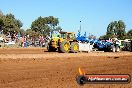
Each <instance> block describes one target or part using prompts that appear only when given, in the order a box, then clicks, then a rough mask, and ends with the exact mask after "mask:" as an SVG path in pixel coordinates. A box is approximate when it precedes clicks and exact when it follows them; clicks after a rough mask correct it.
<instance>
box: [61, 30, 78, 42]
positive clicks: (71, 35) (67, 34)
mask: <svg viewBox="0 0 132 88" xmlns="http://www.w3.org/2000/svg"><path fill="white" fill-rule="evenodd" d="M60 38H63V39H67V40H72V41H73V40H74V39H75V38H76V36H75V33H73V32H60Z"/></svg>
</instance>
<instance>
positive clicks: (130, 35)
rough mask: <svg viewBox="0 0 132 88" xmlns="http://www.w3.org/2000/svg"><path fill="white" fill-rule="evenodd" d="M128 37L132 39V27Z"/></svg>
mask: <svg viewBox="0 0 132 88" xmlns="http://www.w3.org/2000/svg"><path fill="white" fill-rule="evenodd" d="M127 38H130V39H132V29H131V30H129V31H128V32H127Z"/></svg>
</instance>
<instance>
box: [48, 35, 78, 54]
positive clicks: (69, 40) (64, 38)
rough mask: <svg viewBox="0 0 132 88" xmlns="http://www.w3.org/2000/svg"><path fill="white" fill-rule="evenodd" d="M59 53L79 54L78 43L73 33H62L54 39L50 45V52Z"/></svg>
mask: <svg viewBox="0 0 132 88" xmlns="http://www.w3.org/2000/svg"><path fill="white" fill-rule="evenodd" d="M57 50H58V51H59V52H62V53H68V52H72V53H77V52H78V50H79V45H78V41H77V40H76V36H75V33H73V32H60V34H59V35H58V36H57V37H52V38H51V40H50V42H49V44H48V51H57Z"/></svg>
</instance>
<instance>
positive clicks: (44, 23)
mask: <svg viewBox="0 0 132 88" xmlns="http://www.w3.org/2000/svg"><path fill="white" fill-rule="evenodd" d="M58 24H59V20H58V18H55V17H53V16H49V17H44V18H43V17H41V16H40V17H38V18H37V19H36V20H35V21H33V22H32V24H31V29H32V30H33V31H35V32H38V33H40V34H41V35H44V36H47V35H50V32H53V31H54V30H61V28H60V27H58V26H57V25H58Z"/></svg>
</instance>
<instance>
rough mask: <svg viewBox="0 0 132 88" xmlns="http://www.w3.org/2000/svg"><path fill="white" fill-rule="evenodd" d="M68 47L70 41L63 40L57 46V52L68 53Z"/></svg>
mask: <svg viewBox="0 0 132 88" xmlns="http://www.w3.org/2000/svg"><path fill="white" fill-rule="evenodd" d="M69 49H70V43H69V42H68V41H63V42H62V43H61V44H60V46H59V52H61V53H68V52H69Z"/></svg>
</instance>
